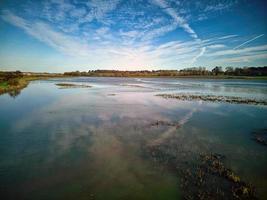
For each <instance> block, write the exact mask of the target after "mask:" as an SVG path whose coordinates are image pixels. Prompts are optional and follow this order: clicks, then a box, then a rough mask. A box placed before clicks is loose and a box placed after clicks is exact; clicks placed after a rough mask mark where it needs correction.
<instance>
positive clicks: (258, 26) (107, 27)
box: [0, 0, 267, 72]
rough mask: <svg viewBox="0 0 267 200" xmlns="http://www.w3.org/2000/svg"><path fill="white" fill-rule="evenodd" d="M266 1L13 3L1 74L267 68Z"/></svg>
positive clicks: (5, 26) (2, 19) (4, 14)
mask: <svg viewBox="0 0 267 200" xmlns="http://www.w3.org/2000/svg"><path fill="white" fill-rule="evenodd" d="M266 7H267V3H266V1H265V0H253V1H252V0H89V1H78V0H45V1H34V0H31V1H29V0H25V1H23V3H22V1H20V0H17V1H15V0H6V1H1V3H0V44H1V46H0V70H17V69H18V70H22V71H48V72H64V71H73V70H81V71H87V70H92V69H117V70H142V69H148V70H151V69H182V68H185V67H194V66H196V67H197V66H205V67H207V68H208V69H210V68H212V67H214V66H216V65H220V66H234V67H240V66H263V65H267V12H265V10H266Z"/></svg>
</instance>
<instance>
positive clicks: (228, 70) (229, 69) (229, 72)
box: [225, 67, 234, 75]
mask: <svg viewBox="0 0 267 200" xmlns="http://www.w3.org/2000/svg"><path fill="white" fill-rule="evenodd" d="M225 74H226V75H234V68H233V67H226V68H225Z"/></svg>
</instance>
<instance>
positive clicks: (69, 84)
mask: <svg viewBox="0 0 267 200" xmlns="http://www.w3.org/2000/svg"><path fill="white" fill-rule="evenodd" d="M56 85H57V86H59V88H60V89H67V88H91V87H92V86H90V85H84V84H82V85H78V84H73V83H56Z"/></svg>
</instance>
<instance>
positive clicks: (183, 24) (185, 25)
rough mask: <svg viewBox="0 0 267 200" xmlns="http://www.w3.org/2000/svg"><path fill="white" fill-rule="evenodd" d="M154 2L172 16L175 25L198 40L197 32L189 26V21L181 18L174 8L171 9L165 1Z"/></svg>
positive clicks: (154, 0) (157, 0) (156, 0)
mask: <svg viewBox="0 0 267 200" xmlns="http://www.w3.org/2000/svg"><path fill="white" fill-rule="evenodd" d="M153 2H154V3H155V4H157V5H158V6H160V7H161V8H162V9H163V10H164V11H165V12H166V13H167V14H168V15H170V16H171V17H172V18H173V19H174V21H175V24H177V25H178V26H179V27H181V28H183V29H184V30H185V31H186V32H187V33H189V34H190V35H191V37H192V38H194V39H197V38H198V36H197V34H196V32H195V31H194V30H193V29H192V28H191V27H190V26H189V24H188V23H187V21H186V20H185V19H184V18H183V17H181V16H179V15H178V14H177V12H176V11H175V10H174V9H173V8H171V7H169V5H168V3H167V2H166V1H165V0H153Z"/></svg>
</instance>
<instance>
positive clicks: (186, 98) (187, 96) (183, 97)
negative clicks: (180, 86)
mask: <svg viewBox="0 0 267 200" xmlns="http://www.w3.org/2000/svg"><path fill="white" fill-rule="evenodd" d="M156 96H160V97H163V98H172V99H178V100H181V101H208V102H222V103H233V104H252V105H267V101H265V100H257V99H249V98H241V97H234V96H216V95H192V94H158V95H156Z"/></svg>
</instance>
